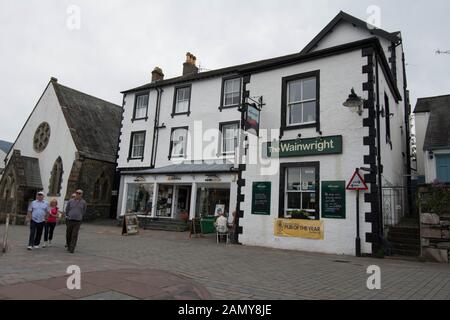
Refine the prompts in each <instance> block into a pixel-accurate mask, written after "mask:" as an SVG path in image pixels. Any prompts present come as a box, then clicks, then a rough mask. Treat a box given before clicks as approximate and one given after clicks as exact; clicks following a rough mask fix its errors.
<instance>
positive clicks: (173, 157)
mask: <svg viewBox="0 0 450 320" xmlns="http://www.w3.org/2000/svg"><path fill="white" fill-rule="evenodd" d="M167 159H169V160H172V159H186V156H168V157H167Z"/></svg>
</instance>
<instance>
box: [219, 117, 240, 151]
mask: <svg viewBox="0 0 450 320" xmlns="http://www.w3.org/2000/svg"><path fill="white" fill-rule="evenodd" d="M231 126H234V127H235V128H230V127H231ZM227 127H228V130H233V129H234V130H235V135H234V136H233V137H232V138H227V136H226V131H228V130H227ZM220 129H221V130H220V134H221V151H222V154H224V155H233V154H235V153H236V148H237V146H238V134H239V122H238V121H236V122H234V123H221V124H220ZM226 140H233V142H234V144H233V145H234V147H233V150H231V151H230V150H225V146H226V145H227V144H226V143H225V141H226Z"/></svg>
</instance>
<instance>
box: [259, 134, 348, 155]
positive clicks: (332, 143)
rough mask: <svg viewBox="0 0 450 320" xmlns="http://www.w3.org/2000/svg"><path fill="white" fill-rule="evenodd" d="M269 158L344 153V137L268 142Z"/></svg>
mask: <svg viewBox="0 0 450 320" xmlns="http://www.w3.org/2000/svg"><path fill="white" fill-rule="evenodd" d="M266 144H267V156H268V157H277V156H278V157H280V158H288V157H305V156H316V155H326V154H341V153H342V136H330V137H319V138H308V139H295V140H286V141H276V142H268V143H266Z"/></svg>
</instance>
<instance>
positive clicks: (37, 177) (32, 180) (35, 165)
mask: <svg viewBox="0 0 450 320" xmlns="http://www.w3.org/2000/svg"><path fill="white" fill-rule="evenodd" d="M21 160H22V164H23V169H24V175H23V176H24V178H25V185H26V186H27V187H29V188H36V189H42V180H41V170H40V169H39V159H37V158H31V157H25V156H21Z"/></svg>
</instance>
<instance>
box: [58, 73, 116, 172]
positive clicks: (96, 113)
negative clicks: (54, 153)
mask: <svg viewBox="0 0 450 320" xmlns="http://www.w3.org/2000/svg"><path fill="white" fill-rule="evenodd" d="M51 83H52V84H53V87H54V89H55V92H56V95H57V97H58V100H59V103H60V105H61V108H62V111H63V113H64V117H65V119H66V122H67V125H68V126H69V129H70V132H71V134H72V137H73V140H74V142H75V145H76V147H77V149H78V152H79V153H80V155H82V156H84V157H87V158H91V159H96V160H100V161H107V162H111V163H115V162H116V155H117V146H118V139H119V134H120V125H121V121H122V107H120V106H118V105H116V104H113V103H110V102H108V101H105V100H101V99H99V98H96V97H93V96H91V95H88V94H85V93H83V92H80V91H77V90H74V89H71V88H69V87H66V86H63V85H61V84H59V83H58V82H57V80H56V79H54V78H52V80H51Z"/></svg>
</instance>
